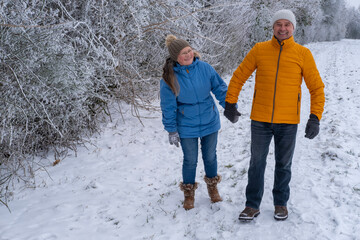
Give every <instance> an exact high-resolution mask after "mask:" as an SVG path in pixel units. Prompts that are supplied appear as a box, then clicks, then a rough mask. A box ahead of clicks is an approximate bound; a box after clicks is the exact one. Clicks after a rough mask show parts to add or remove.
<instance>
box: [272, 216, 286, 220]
mask: <svg viewBox="0 0 360 240" xmlns="http://www.w3.org/2000/svg"><path fill="white" fill-rule="evenodd" d="M274 218H275V220H277V221H284V220H286V219H287V218H288V216H287V215H286V216H284V217H281V216H276V215H274Z"/></svg>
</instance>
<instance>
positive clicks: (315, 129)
mask: <svg viewBox="0 0 360 240" xmlns="http://www.w3.org/2000/svg"><path fill="white" fill-rule="evenodd" d="M319 125H320V123H319V119H318V117H317V116H316V115H315V114H313V113H312V114H310V117H309V120H308V122H307V124H306V128H305V137H306V138H309V139H313V138H314V137H316V135H318V134H319V131H320V130H319Z"/></svg>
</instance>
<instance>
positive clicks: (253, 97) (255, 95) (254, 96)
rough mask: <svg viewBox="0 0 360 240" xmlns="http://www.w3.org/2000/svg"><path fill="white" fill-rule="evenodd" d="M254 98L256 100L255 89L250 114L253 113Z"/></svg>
mask: <svg viewBox="0 0 360 240" xmlns="http://www.w3.org/2000/svg"><path fill="white" fill-rule="evenodd" d="M255 98H256V89H255V91H254V97H253V102H252V106H251V112H252V111H253V109H254V105H255Z"/></svg>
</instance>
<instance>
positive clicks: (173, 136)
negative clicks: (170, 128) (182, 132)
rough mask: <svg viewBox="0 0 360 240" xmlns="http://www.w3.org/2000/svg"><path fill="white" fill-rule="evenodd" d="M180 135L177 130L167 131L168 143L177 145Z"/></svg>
mask: <svg viewBox="0 0 360 240" xmlns="http://www.w3.org/2000/svg"><path fill="white" fill-rule="evenodd" d="M179 142H180V137H179V134H178V132H169V143H170V145H173V144H174V145H175V146H177V147H179Z"/></svg>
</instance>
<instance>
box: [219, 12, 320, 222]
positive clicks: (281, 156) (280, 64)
mask: <svg viewBox="0 0 360 240" xmlns="http://www.w3.org/2000/svg"><path fill="white" fill-rule="evenodd" d="M272 26H273V33H274V36H273V37H272V39H271V40H270V41H266V42H260V43H257V44H255V46H254V47H253V48H252V49H251V50H250V52H249V53H248V54H247V56H246V57H245V58H244V60H243V62H242V63H241V64H240V65H239V67H238V68H237V69H236V70H235V72H234V74H233V76H232V78H231V80H230V84H229V87H228V92H227V95H226V103H225V105H226V106H225V111H224V115H225V116H226V118H228V119H229V120H230V121H231V122H233V123H235V122H236V121H237V120H238V118H239V116H240V113H239V112H238V111H237V110H236V102H237V100H238V96H239V93H240V90H241V88H242V86H243V85H244V83H245V82H246V80H247V79H248V78H249V77H250V75H251V74H252V73H253V71H255V69H256V76H255V90H254V96H253V103H252V110H251V116H250V118H251V159H250V166H249V171H248V185H247V187H246V204H245V205H246V206H245V209H244V210H243V211H242V212H241V213H240V216H239V219H240V220H253V219H254V217H257V216H258V215H259V214H260V210H259V207H260V203H261V199H262V196H263V192H264V172H265V166H266V157H267V154H268V151H269V145H270V142H271V139H272V138H274V142H275V162H276V164H275V178H274V187H273V191H272V193H273V201H274V206H275V212H274V218H275V219H276V220H285V219H287V217H288V210H287V201H288V199H289V195H290V188H289V182H290V179H291V163H292V157H293V153H294V149H295V142H296V132H297V126H298V124H299V122H300V102H301V84H302V78H304V80H305V83H306V86H307V88H308V89H309V92H310V95H311V109H310V113H311V114H310V117H309V120H308V122H307V125H306V129H305V133H306V135H305V137H307V138H309V139H313V138H314V137H315V136H316V135H317V134H318V133H319V120H320V119H321V116H322V113H323V110H324V102H325V96H324V84H323V82H322V80H321V78H320V75H319V72H318V70H317V68H316V64H315V61H314V58H313V56H312V54H311V52H310V50H309V49H307V48H305V47H303V46H301V45H299V44H297V43H296V42H295V41H294V37H293V32H294V30H295V28H296V19H295V15H294V14H293V13H292V12H291V11H290V10H287V9H283V10H280V11H278V12H276V13H275V15H274V16H273V18H272Z"/></svg>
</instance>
